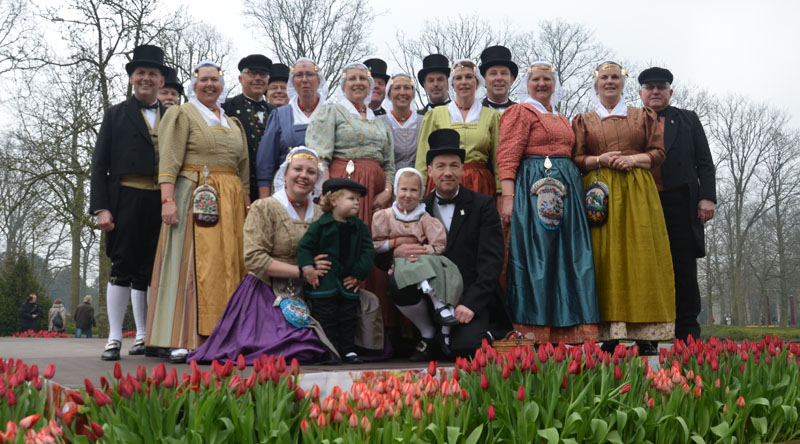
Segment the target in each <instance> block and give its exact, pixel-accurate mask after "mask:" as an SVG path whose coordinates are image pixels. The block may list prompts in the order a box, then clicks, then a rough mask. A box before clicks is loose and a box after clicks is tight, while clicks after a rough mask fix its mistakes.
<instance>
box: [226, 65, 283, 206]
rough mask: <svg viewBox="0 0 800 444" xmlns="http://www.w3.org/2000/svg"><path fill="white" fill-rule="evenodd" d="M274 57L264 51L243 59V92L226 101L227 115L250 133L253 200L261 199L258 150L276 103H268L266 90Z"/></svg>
mask: <svg viewBox="0 0 800 444" xmlns="http://www.w3.org/2000/svg"><path fill="white" fill-rule="evenodd" d="M271 70H272V60H270V59H269V58H268V57H266V56H263V55H261V54H251V55H249V56H247V57H245V58H243V59H242V60H239V72H240V73H241V74H239V84H240V85H242V93H241V94H239V95H237V96H234V97H230V98H228V99H227V100H225V103H223V104H222V109H224V110H225V114H227V115H229V116H231V117H236V118H237V119H239V121H240V122H242V126H244V132H245V136H247V153H248V155H249V156H250V201H251V202H255V200H256V199H258V184H257V181H256V151H257V150H258V144H259V142H261V136H263V135H264V127H265V126H266V124H267V117H268V116H269V113H270V111H272V110H273V109H275V107H274V106H272V105H270V104H269V103H267V101H266V99H265V98H264V93H266V92H267V86H268V85H269V74H270V71H271Z"/></svg>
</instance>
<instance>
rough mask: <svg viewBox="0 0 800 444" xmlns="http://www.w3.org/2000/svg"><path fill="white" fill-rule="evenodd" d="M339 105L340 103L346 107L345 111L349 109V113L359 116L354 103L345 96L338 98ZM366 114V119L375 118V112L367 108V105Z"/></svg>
mask: <svg viewBox="0 0 800 444" xmlns="http://www.w3.org/2000/svg"><path fill="white" fill-rule="evenodd" d="M339 105H342V106H343V107H345V108H347V111H350V114H352V115H354V116H356V117H361V113H359V112H358V110H357V109H356V107H355V105H353V102H351V101H350V100H349V99H348V98H347V97H344V96H343V97H342V98H341V99H339ZM366 114H367V120H375V113H374V112H372V110H371V109H369V107H367V113H366ZM361 118H362V119H363V117H361Z"/></svg>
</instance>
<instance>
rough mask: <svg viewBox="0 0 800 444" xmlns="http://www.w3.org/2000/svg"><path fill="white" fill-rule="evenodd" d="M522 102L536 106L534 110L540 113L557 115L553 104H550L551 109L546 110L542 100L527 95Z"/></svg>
mask: <svg viewBox="0 0 800 444" xmlns="http://www.w3.org/2000/svg"><path fill="white" fill-rule="evenodd" d="M522 103H528V104H530V105H531V106H533V107H534V108H536V110H537V111H539V112H540V113H542V114H555V115H558V111H556V108H555V107H554V106H552V105H551V106H550V108H553V111H548V110H547V108H545V107H544V105H542V102H540V101H538V100H536V99H534V98H533V97H528V98H527V99H525V101H524V102H522Z"/></svg>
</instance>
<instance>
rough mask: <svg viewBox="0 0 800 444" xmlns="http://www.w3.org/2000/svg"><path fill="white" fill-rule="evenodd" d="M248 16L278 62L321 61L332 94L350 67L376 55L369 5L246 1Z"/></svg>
mask: <svg viewBox="0 0 800 444" xmlns="http://www.w3.org/2000/svg"><path fill="white" fill-rule="evenodd" d="M244 14H245V16H246V17H248V18H249V19H250V20H251V22H252V25H253V27H254V28H255V29H256V31H257V32H258V33H260V34H262V35H264V36H265V37H266V38H267V43H268V45H269V49H270V50H271V51H272V53H273V54H274V55H275V57H277V59H278V60H280V61H283V62H285V63H292V62H293V61H295V60H297V59H298V58H300V57H308V58H310V59H312V60H314V61H316V62H317V64H319V66H321V67H322V70H323V74H324V76H325V79H326V81H327V82H328V85H329V86H330V90H331V91H333V90H334V86H335V82H336V81H337V79H338V77H337V76H338V75H339V74H340V73H341V71H342V68H343V67H344V66H345V65H347V64H348V63H350V62H354V61H361V60H362V59H363V58H364V57H365V56H366V55H367V54H369V53H370V52H371V51H372V48H371V46H370V44H369V42H370V28H371V27H372V22H373V21H374V19H375V14H374V13H373V11H372V8H371V7H370V5H369V1H368V0H244Z"/></svg>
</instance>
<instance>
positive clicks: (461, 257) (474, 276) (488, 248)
mask: <svg viewBox="0 0 800 444" xmlns="http://www.w3.org/2000/svg"><path fill="white" fill-rule="evenodd" d="M435 194H436V193H430V194H429V195H428V197H426V198H425V200H424V202H425V208H426V210H427V211H428V213H429V214H431V215H432V216H434V217H435V215H434V211H433V209H434V205H436V201H435ZM455 201H456V203H455V211H454V212H453V221H452V222H451V224H450V230H449V231H448V232H447V248H446V250H445V252H444V255H445V256H446V257H447V258H448V259H450V260H451V261H453V263H455V264H456V266H457V267H458V270H459V271H460V272H461V278H462V280H463V281H464V294H463V296H462V298H461V304H463V305H465V306H466V307H467V308H469V309H470V310H472V311H473V312H475V315H476V316H484V315H487V314H488V315H489V316H491V318H492V322H491V323H492V324H493V325H492V327H493V330H495V329H499V330H501V331H503V332H505V331H507V330H508V327H510V321H509V317H508V315H507V311H506V307H505V301H504V300H503V292H502V290H501V288H500V274H501V273H502V271H503V257H504V247H503V229H502V226H501V225H500V215H499V214H498V213H497V204H496V203H495V201H494V199H492V198H491V197H489V196H486V195H483V194H479V193H476V192H474V191H472V190H470V189H468V188H465V187H463V186H462V187H461V188H460V189H459V191H458V195H457V196H456V197H455ZM498 339H499V338H498Z"/></svg>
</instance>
